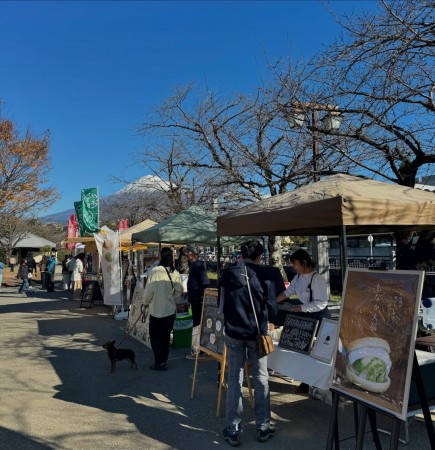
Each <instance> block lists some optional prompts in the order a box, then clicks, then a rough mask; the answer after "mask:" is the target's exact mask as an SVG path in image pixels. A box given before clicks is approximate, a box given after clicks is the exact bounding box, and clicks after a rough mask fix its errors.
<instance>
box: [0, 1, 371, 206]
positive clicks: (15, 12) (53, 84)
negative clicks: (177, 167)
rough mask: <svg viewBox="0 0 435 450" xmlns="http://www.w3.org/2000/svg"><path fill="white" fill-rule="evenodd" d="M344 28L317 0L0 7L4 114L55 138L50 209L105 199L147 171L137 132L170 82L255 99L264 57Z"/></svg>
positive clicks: (319, 42) (336, 4) (351, 6)
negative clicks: (88, 192)
mask: <svg viewBox="0 0 435 450" xmlns="http://www.w3.org/2000/svg"><path fill="white" fill-rule="evenodd" d="M329 3H330V5H331V6H332V8H333V9H334V10H335V11H337V12H338V13H343V12H346V13H350V12H352V11H353V10H362V9H365V8H373V7H375V6H376V3H375V2H374V1H363V0H360V1H344V0H342V1H338V0H337V1H331V2H329ZM339 32H340V29H339V27H338V25H337V24H336V23H335V21H334V19H333V17H331V15H330V14H329V13H328V12H327V11H326V9H325V7H324V6H323V5H322V3H321V2H318V1H316V0H304V1H302V0H301V1H276V2H275V1H247V0H246V1H216V2H215V1H181V0H179V1H132V2H130V1H103V0H100V1H53V0H52V1H45V2H42V1H37V0H34V1H1V2H0V55H1V57H0V100H1V101H2V104H0V108H1V109H0V114H1V116H2V117H3V118H9V119H12V120H13V121H14V122H15V124H16V126H17V127H18V128H19V129H20V130H25V129H26V128H27V127H30V129H31V131H32V133H33V134H34V135H35V136H40V135H42V133H43V132H44V131H45V130H49V131H50V136H51V147H50V152H51V161H52V166H53V169H52V171H51V172H50V174H49V179H50V184H52V185H53V186H54V187H55V188H56V189H57V190H58V192H59V194H60V195H61V198H60V200H58V201H57V202H56V203H55V204H54V205H53V206H52V207H51V208H50V210H48V211H47V212H46V214H47V213H56V212H60V211H63V210H66V209H70V208H73V202H74V201H75V200H79V199H80V190H81V189H83V188H87V187H94V186H98V188H99V191H100V195H101V196H105V195H108V194H110V193H113V192H115V191H116V190H118V189H120V188H121V187H122V184H116V183H114V182H113V181H112V179H111V178H112V176H114V175H116V176H118V177H120V178H122V179H124V180H130V181H132V180H135V179H137V178H139V177H141V176H143V175H146V172H145V169H144V168H143V167H141V166H138V165H135V164H134V162H135V158H136V157H135V155H136V154H137V153H138V152H140V150H141V149H142V145H143V143H142V139H141V137H140V135H139V134H138V133H137V131H136V130H137V128H138V126H139V124H140V123H141V122H142V121H143V120H144V118H145V116H146V115H147V114H148V113H149V112H150V111H151V109H152V108H153V107H156V106H158V105H159V104H161V103H162V101H163V100H164V99H165V98H166V97H168V96H169V95H170V94H171V92H172V91H173V89H174V88H175V87H177V86H183V85H185V84H187V83H190V82H194V83H196V84H197V86H198V87H201V86H205V85H208V86H209V87H211V88H213V89H214V90H217V91H221V92H223V93H225V92H234V91H242V92H250V91H251V90H252V89H253V88H255V87H256V86H258V85H260V84H261V80H264V79H267V77H269V76H270V75H269V74H268V71H267V69H266V59H269V60H271V61H274V60H276V59H277V58H282V57H286V56H288V55H290V54H291V55H292V56H293V57H295V58H299V57H309V56H311V55H313V54H314V53H315V52H317V51H319V50H321V48H322V47H323V46H324V45H326V44H328V43H329V42H331V41H332V40H333V38H334V37H335V36H337V35H338V33H339Z"/></svg>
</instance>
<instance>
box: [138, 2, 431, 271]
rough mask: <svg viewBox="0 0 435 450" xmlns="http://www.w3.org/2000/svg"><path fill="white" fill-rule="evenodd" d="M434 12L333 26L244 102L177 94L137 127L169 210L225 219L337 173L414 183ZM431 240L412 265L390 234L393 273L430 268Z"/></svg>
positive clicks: (422, 141) (407, 246) (369, 16)
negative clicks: (319, 45)
mask: <svg viewBox="0 0 435 450" xmlns="http://www.w3.org/2000/svg"><path fill="white" fill-rule="evenodd" d="M434 10H435V5H434V3H433V2H431V1H428V0H412V1H411V0H392V1H380V2H379V8H378V9H377V10H369V11H365V12H362V13H359V14H358V15H355V16H351V17H337V20H339V21H340V23H341V25H342V27H343V31H344V33H343V37H341V38H340V39H338V40H336V41H335V42H333V43H332V44H331V46H330V47H329V48H327V49H326V50H325V51H323V52H322V53H321V54H319V55H316V57H315V58H313V59H311V60H309V61H298V62H295V61H285V60H281V61H279V62H278V63H276V64H274V65H273V66H272V65H270V66H269V68H270V71H271V73H272V74H273V80H272V81H271V82H270V84H268V85H262V86H260V87H259V88H258V89H257V90H256V91H255V92H254V93H252V94H245V93H236V94H234V95H222V94H220V93H219V92H217V91H215V90H212V89H210V88H204V89H203V90H200V89H196V88H195V87H194V85H189V86H187V87H184V88H179V89H177V90H176V91H175V92H174V94H173V95H171V96H170V97H169V98H167V99H166V101H164V102H163V104H162V105H161V106H160V107H158V108H157V109H156V110H155V111H153V112H152V113H151V114H150V116H149V119H148V120H147V121H146V122H144V123H143V124H142V126H141V127H140V130H139V131H140V133H142V134H143V136H144V138H145V142H146V149H145V150H144V152H143V154H141V155H139V156H138V162H139V163H141V164H142V165H143V166H144V167H145V168H146V169H147V171H148V172H151V173H153V172H154V173H155V174H158V175H159V176H161V177H162V178H165V179H167V180H168V185H169V189H168V190H167V191H166V194H165V196H166V199H167V204H168V205H169V207H170V210H171V211H172V213H174V212H175V213H176V212H178V211H181V210H182V209H184V208H185V207H187V206H189V205H190V204H193V203H195V204H202V205H203V206H205V207H207V208H213V207H214V208H216V207H218V208H219V212H223V211H225V210H226V209H232V208H234V207H240V205H242V204H245V203H247V202H252V201H256V200H258V199H260V198H261V197H262V196H265V195H272V196H273V195H276V194H279V193H283V192H286V191H288V190H291V189H293V188H295V187H299V186H301V185H304V184H306V183H308V182H311V181H312V180H317V179H319V177H321V176H323V175H328V174H334V173H350V174H355V175H365V176H372V177H376V178H378V179H382V180H387V181H390V182H394V183H398V184H401V185H405V186H414V184H415V182H416V178H417V176H418V175H420V176H421V175H425V174H431V170H432V168H431V164H432V163H433V162H435V148H434V133H433V127H434V112H435V111H434V110H435V103H434V90H435V74H434V67H435V64H434V63H435V58H434V56H435V53H434V52H435V26H434V23H433V17H434ZM331 14H333V11H331ZM331 116H332V117H331ZM331 118H332V119H334V120H336V119H340V120H341V126H340V128H338V129H331V127H327V126H325V125H324V124H325V122H327V121H328V120H330V119H331ZM302 119H305V120H302ZM321 119H325V120H324V121H323V122H322V120H321ZM434 237H435V232H427V233H424V234H422V237H421V242H424V245H423V246H420V247H422V248H425V249H426V251H425V252H423V255H422V254H419V255H418V257H417V258H416V256H417V253H419V252H417V253H416V252H415V251H413V250H414V249H413V248H412V245H411V244H412V234H406V235H402V236H397V238H398V266H399V267H402V268H405V267H407V268H409V265H408V266H406V265H405V263H404V261H408V262H410V261H412V263H411V264H410V265H412V266H415V265H416V264H417V263H419V262H421V260H422V258H423V259H427V257H429V256H430V255H428V253H427V250H430V251H432V248H433V245H432V241H433V238H434ZM273 243H274V245H275V250H277V249H278V248H279V247H280V245H279V242H276V241H275V242H273ZM428 243H429V244H430V245H427V244H428ZM417 247H419V246H417ZM275 256H276V259H279V254H277V253H276V254H275ZM404 256H406V258H404ZM410 257H412V258H410Z"/></svg>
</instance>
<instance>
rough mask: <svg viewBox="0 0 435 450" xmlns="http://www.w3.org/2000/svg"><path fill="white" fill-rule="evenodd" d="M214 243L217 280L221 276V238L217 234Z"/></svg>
mask: <svg viewBox="0 0 435 450" xmlns="http://www.w3.org/2000/svg"><path fill="white" fill-rule="evenodd" d="M216 244H217V255H216V259H217V276H218V280H219V278H220V277H221V256H222V255H221V253H222V252H221V238H220V237H219V236H217V239H216Z"/></svg>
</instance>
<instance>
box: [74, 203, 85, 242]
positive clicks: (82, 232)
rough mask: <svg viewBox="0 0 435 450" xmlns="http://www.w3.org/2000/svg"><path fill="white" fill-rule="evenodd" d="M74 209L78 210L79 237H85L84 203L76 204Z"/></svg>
mask: <svg viewBox="0 0 435 450" xmlns="http://www.w3.org/2000/svg"><path fill="white" fill-rule="evenodd" d="M74 209H75V210H76V216H77V222H78V223H79V236H80V237H83V236H84V235H85V228H84V226H83V212H82V201H81V200H80V201H78V202H74Z"/></svg>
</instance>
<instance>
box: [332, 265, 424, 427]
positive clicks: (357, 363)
mask: <svg viewBox="0 0 435 450" xmlns="http://www.w3.org/2000/svg"><path fill="white" fill-rule="evenodd" d="M423 280H424V272H423V271H412V270H392V271H380V270H368V269H351V268H348V269H347V273H346V279H345V289H344V292H343V300H342V305H341V311H340V324H339V339H338V347H337V352H336V355H335V362H334V374H333V379H332V389H333V390H335V391H337V392H340V391H341V392H342V393H343V395H347V396H348V397H350V398H354V399H356V400H359V401H360V402H361V403H364V404H366V405H368V406H370V407H372V408H374V409H377V410H381V411H384V412H386V413H389V414H391V415H393V416H396V417H398V418H399V419H402V420H406V416H407V409H408V398H409V389H410V384H411V374H412V366H413V359H414V352H415V338H416V334H417V320H418V308H419V305H420V300H421V292H422V288H423Z"/></svg>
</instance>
